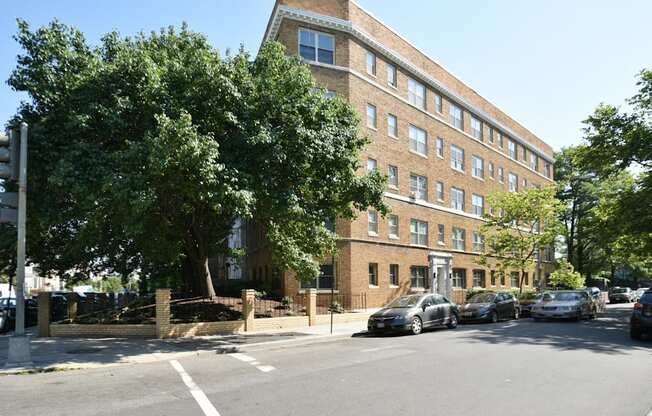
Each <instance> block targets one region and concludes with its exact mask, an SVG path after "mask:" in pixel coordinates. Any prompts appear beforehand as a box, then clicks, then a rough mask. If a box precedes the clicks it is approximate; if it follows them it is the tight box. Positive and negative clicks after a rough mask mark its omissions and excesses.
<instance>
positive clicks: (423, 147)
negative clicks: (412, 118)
mask: <svg viewBox="0 0 652 416" xmlns="http://www.w3.org/2000/svg"><path fill="white" fill-rule="evenodd" d="M409 136H410V150H412V151H414V152H417V153H419V154H420V155H424V156H425V155H427V154H428V135H427V133H426V131H425V130H422V129H420V128H418V127H416V126H413V125H410V131H409Z"/></svg>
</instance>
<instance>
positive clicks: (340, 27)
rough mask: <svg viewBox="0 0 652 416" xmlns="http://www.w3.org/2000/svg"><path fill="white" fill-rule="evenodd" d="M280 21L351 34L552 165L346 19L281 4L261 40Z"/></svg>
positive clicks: (267, 37) (274, 32)
mask: <svg viewBox="0 0 652 416" xmlns="http://www.w3.org/2000/svg"><path fill="white" fill-rule="evenodd" d="M284 18H288V19H291V20H296V21H299V22H303V23H308V24H312V25H315V26H319V27H323V28H328V29H332V30H337V31H340V32H345V33H348V34H350V35H352V36H353V37H355V38H357V39H358V40H360V41H361V42H363V43H365V44H367V45H368V46H370V47H372V48H373V49H375V50H377V51H380V52H381V53H382V54H383V55H385V56H387V57H388V58H390V59H391V60H392V61H393V62H394V63H396V64H397V65H400V66H401V67H403V68H404V69H406V70H407V71H408V72H410V73H411V74H412V75H414V76H415V77H417V78H419V79H421V80H422V81H425V82H426V83H428V84H429V85H430V87H431V88H433V89H435V90H436V91H438V92H440V93H442V94H444V95H446V96H447V97H448V98H450V99H453V100H455V101H456V102H457V103H458V104H459V105H462V106H463V107H465V108H466V109H467V110H471V111H472V112H473V114H474V115H475V116H476V117H479V118H481V119H483V121H484V122H486V123H489V124H491V125H493V126H494V127H497V128H498V129H500V130H501V131H502V132H503V133H505V134H507V135H508V136H509V137H510V138H512V139H514V140H516V141H517V142H519V143H520V144H521V145H523V146H525V147H526V148H528V149H529V150H530V151H532V152H534V153H536V154H537V155H539V156H540V157H541V158H543V159H544V160H546V161H547V162H550V163H554V159H553V157H552V155H549V154H547V153H546V152H544V151H543V150H541V149H540V148H538V147H537V146H535V145H533V144H532V143H530V142H528V141H527V140H526V139H523V138H522V137H520V136H519V135H518V134H516V133H515V132H514V131H513V130H512V129H510V128H509V127H507V126H505V125H503V124H502V123H500V122H499V121H498V120H496V119H495V118H494V117H492V116H491V115H490V114H488V113H487V112H485V111H484V110H482V109H480V108H478V107H477V106H475V105H473V104H472V103H471V102H469V101H468V100H467V99H465V98H464V97H462V96H460V95H459V94H457V93H456V92H454V91H452V90H451V89H449V88H447V87H446V86H445V85H443V84H442V83H440V82H439V81H438V80H436V79H435V78H434V77H432V76H431V75H429V74H428V73H426V72H424V71H422V70H421V69H420V68H418V67H417V66H416V65H414V64H413V63H412V62H410V61H409V60H408V59H407V58H405V57H403V56H402V55H401V54H399V53H398V52H395V51H393V50H392V49H390V48H388V47H386V46H385V45H383V44H382V43H381V42H379V41H377V40H376V39H375V38H373V37H372V36H371V35H369V34H368V33H367V32H365V31H364V30H363V29H361V28H360V27H358V26H356V25H354V24H353V23H352V22H351V21H349V20H344V19H339V18H336V17H333V16H327V15H322V14H319V13H314V12H311V11H308V10H301V9H295V8H292V7H288V6H285V5H279V6H278V7H277V9H276V11H275V12H274V16H273V18H272V22H271V24H270V25H269V27H268V30H267V33H265V37H264V39H265V40H274V39H276V36H277V35H278V30H279V28H280V26H281V22H282V20H283V19H284ZM406 42H407V41H406ZM415 49H416V48H415Z"/></svg>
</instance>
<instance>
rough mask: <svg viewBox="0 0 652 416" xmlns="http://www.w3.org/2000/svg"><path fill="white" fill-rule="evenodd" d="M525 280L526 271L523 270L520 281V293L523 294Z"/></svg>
mask: <svg viewBox="0 0 652 416" xmlns="http://www.w3.org/2000/svg"><path fill="white" fill-rule="evenodd" d="M524 280H525V270H523V269H521V278H520V279H519V285H518V293H519V294H521V293H523V281H524Z"/></svg>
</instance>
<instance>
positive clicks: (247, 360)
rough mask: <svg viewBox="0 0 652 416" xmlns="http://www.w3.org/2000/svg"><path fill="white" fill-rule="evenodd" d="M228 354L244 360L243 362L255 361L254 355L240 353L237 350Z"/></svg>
mask: <svg viewBox="0 0 652 416" xmlns="http://www.w3.org/2000/svg"><path fill="white" fill-rule="evenodd" d="M229 355H230V356H231V357H233V358H235V359H238V360H240V361H244V362H245V363H249V362H251V361H256V359H255V358H254V357H250V356H248V355H246V354H241V353H239V352H235V353H233V354H229Z"/></svg>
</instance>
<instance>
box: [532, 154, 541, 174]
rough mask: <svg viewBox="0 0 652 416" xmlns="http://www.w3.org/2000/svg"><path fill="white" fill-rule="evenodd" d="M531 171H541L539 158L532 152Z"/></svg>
mask: <svg viewBox="0 0 652 416" xmlns="http://www.w3.org/2000/svg"><path fill="white" fill-rule="evenodd" d="M530 169H532V170H537V171H538V170H539V157H538V156H537V155H535V154H534V153H532V152H530Z"/></svg>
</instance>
